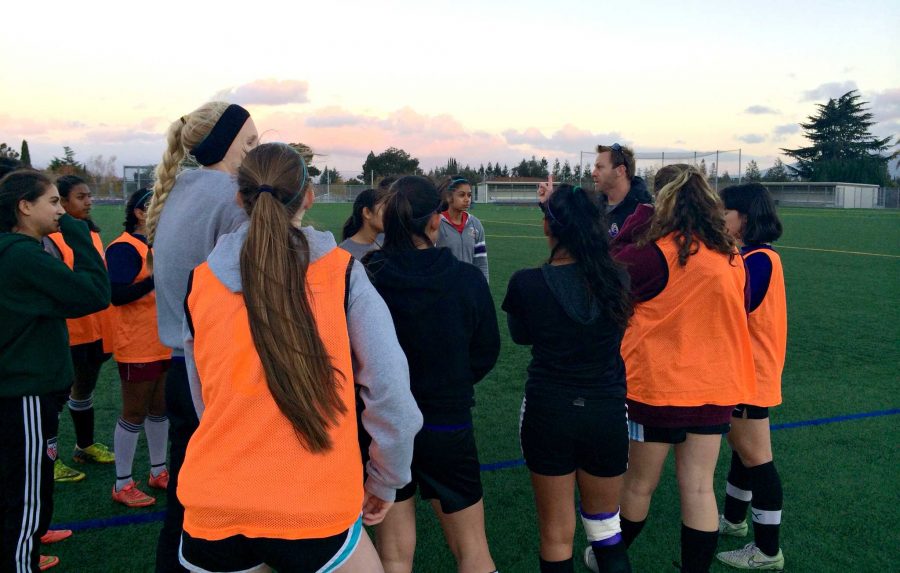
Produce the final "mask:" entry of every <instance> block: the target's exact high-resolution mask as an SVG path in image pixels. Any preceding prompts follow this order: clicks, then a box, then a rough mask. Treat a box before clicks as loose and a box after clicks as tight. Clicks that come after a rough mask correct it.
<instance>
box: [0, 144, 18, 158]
mask: <svg viewBox="0 0 900 573" xmlns="http://www.w3.org/2000/svg"><path fill="white" fill-rule="evenodd" d="M0 157H9V158H10V159H18V158H19V152H18V151H16V150H15V149H13V148H12V147H10V146H8V145H6V144H5V143H0Z"/></svg>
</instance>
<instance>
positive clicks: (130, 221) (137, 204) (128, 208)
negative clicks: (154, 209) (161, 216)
mask: <svg viewBox="0 0 900 573" xmlns="http://www.w3.org/2000/svg"><path fill="white" fill-rule="evenodd" d="M152 196H153V189H147V188H144V189H138V190H137V191H135V192H134V193H132V194H131V196H130V197H129V198H128V202H126V203H125V222H124V223H122V225H123V226H124V227H125V230H126V231H128V232H129V233H134V230H135V229H136V228H137V226H138V223H139V221H138V218H137V215H135V214H134V210H135V209H140V210H141V211H144V212H146V211H147V205H148V204H149V203H150V199H151V197H152Z"/></svg>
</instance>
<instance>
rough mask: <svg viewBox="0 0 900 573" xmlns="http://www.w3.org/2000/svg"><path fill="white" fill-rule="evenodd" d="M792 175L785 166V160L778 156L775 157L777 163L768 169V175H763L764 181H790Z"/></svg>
mask: <svg viewBox="0 0 900 573" xmlns="http://www.w3.org/2000/svg"><path fill="white" fill-rule="evenodd" d="M788 180H790V177H789V175H788V172H787V169H786V168H785V166H784V162H782V161H781V159H779V158H778V157H776V158H775V165H773V166H772V167H771V168H769V170H768V171H766V175H765V176H764V177H763V181H788Z"/></svg>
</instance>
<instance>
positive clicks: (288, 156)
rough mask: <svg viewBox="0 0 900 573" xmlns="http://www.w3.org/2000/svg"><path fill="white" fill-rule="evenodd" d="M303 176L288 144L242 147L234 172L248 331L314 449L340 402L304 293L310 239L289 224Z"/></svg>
mask: <svg viewBox="0 0 900 573" xmlns="http://www.w3.org/2000/svg"><path fill="white" fill-rule="evenodd" d="M308 179H309V178H308V175H307V172H306V168H305V163H304V161H303V159H302V158H301V156H300V155H299V154H298V153H297V152H296V151H295V150H293V149H291V147H290V146H288V145H285V144H282V143H267V144H263V145H260V146H259V147H257V148H256V149H253V150H252V151H250V152H248V153H247V156H246V157H245V158H244V161H243V162H242V164H241V166H240V168H239V169H238V176H237V181H238V193H239V194H240V197H241V200H242V202H243V205H244V209H245V210H246V211H247V214H248V215H249V216H250V226H249V231H248V233H247V239H246V241H245V242H244V246H243V248H242V249H241V259H240V267H241V281H242V283H243V296H244V302H245V304H246V306H247V315H248V318H249V320H250V333H251V335H252V337H253V343H254V345H255V347H256V351H257V352H258V353H259V357H260V360H261V361H262V364H263V369H264V370H265V373H266V381H267V382H268V385H269V391H270V392H271V393H272V397H273V398H275V402H276V404H278V408H279V409H280V410H281V412H282V413H283V414H284V415H285V417H287V419H288V420H290V422H291V424H292V425H293V426H294V430H295V432H296V434H297V437H298V439H299V440H300V441H301V442H302V443H303V444H304V445H305V446H306V447H308V448H309V450H310V451H312V452H321V451H326V450H328V449H330V448H331V445H332V441H331V437H330V436H329V428H331V427H332V426H334V425H335V424H337V423H338V421H339V419H340V417H341V415H343V414H345V413H346V407H345V406H344V403H343V401H342V400H341V397H340V395H339V393H338V387H339V383H340V382H339V380H338V376H337V374H338V373H337V371H336V370H335V369H334V367H333V366H332V364H331V360H330V359H329V357H328V352H327V350H326V348H325V344H324V343H323V342H322V339H321V338H320V337H319V331H318V329H317V327H316V320H315V316H314V315H313V313H312V309H311V307H310V302H309V299H308V296H309V292H308V290H307V288H306V271H307V268H308V267H309V243H308V242H307V240H306V237H305V236H304V235H303V233H302V232H301V231H300V230H298V229H296V228H295V227H294V226H293V225H292V224H291V219H292V218H293V217H294V215H295V214H296V213H297V211H298V210H299V208H300V206H301V204H302V202H303V195H304V194H305V192H306V187H307V182H308Z"/></svg>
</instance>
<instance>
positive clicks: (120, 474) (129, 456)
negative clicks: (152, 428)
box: [113, 418, 142, 491]
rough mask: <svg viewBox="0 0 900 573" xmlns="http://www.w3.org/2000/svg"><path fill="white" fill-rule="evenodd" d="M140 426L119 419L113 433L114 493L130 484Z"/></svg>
mask: <svg viewBox="0 0 900 573" xmlns="http://www.w3.org/2000/svg"><path fill="white" fill-rule="evenodd" d="M141 426H142V424H132V423H130V422H126V421H125V420H124V419H122V418H119V421H118V422H116V430H115V432H114V433H113V439H114V440H115V441H114V442H113V443H114V444H115V449H116V491H120V490H121V489H122V488H123V487H125V486H126V485H128V484H129V483H131V469H132V466H133V465H134V452H135V450H136V449H137V442H138V436H139V435H140V433H141Z"/></svg>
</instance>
